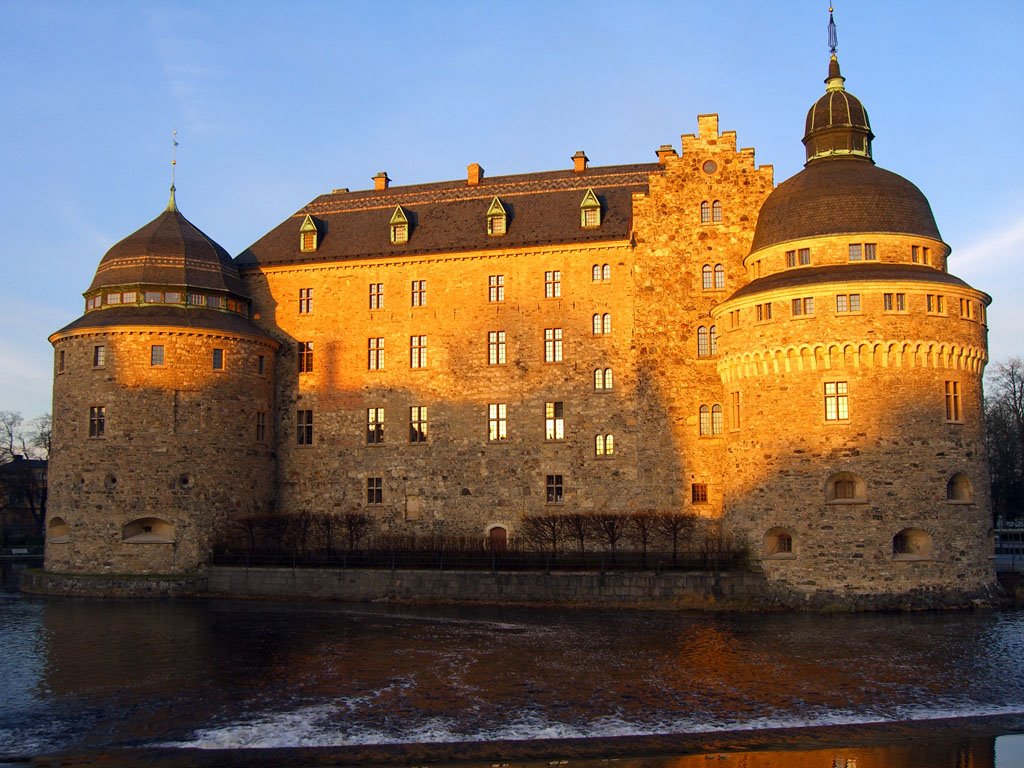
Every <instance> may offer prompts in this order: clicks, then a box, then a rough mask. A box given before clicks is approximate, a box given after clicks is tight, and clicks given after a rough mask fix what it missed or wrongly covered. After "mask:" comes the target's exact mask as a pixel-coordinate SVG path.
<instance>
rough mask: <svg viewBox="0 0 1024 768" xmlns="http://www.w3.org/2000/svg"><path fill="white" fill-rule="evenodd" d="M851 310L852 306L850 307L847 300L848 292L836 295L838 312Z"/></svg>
mask: <svg viewBox="0 0 1024 768" xmlns="http://www.w3.org/2000/svg"><path fill="white" fill-rule="evenodd" d="M849 311H850V307H849V304H847V301H846V294H845V293H840V294H839V295H838V296H836V312H849Z"/></svg>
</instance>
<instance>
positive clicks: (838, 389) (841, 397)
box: [825, 381, 850, 421]
mask: <svg viewBox="0 0 1024 768" xmlns="http://www.w3.org/2000/svg"><path fill="white" fill-rule="evenodd" d="M849 418H850V396H849V387H848V384H847V382H845V381H826V382H825V420H826V421H846V420H847V419H849Z"/></svg>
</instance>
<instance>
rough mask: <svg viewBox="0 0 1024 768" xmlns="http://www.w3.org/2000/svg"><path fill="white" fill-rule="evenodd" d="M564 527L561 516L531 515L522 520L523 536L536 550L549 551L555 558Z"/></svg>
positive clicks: (564, 530)
mask: <svg viewBox="0 0 1024 768" xmlns="http://www.w3.org/2000/svg"><path fill="white" fill-rule="evenodd" d="M566 527H567V526H566V521H565V518H564V517H563V516H562V515H531V516H529V517H527V518H525V519H524V520H523V536H524V537H525V538H526V539H527V541H529V542H530V543H531V544H532V545H533V546H535V547H536V548H537V549H549V550H550V552H551V556H552V557H555V556H557V555H558V543H559V541H561V539H562V537H563V536H564V535H565V532H566Z"/></svg>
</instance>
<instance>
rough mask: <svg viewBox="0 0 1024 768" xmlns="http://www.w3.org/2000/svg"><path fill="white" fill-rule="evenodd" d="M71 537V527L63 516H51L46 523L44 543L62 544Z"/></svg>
mask: <svg viewBox="0 0 1024 768" xmlns="http://www.w3.org/2000/svg"><path fill="white" fill-rule="evenodd" d="M70 537H71V527H70V526H69V525H68V523H67V521H66V520H65V519H64V518H63V517H52V518H50V522H49V523H47V524H46V543H47V544H64V543H66V542H67V540H68V539H69V538H70Z"/></svg>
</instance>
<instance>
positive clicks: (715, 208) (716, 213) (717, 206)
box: [711, 200, 722, 223]
mask: <svg viewBox="0 0 1024 768" xmlns="http://www.w3.org/2000/svg"><path fill="white" fill-rule="evenodd" d="M711 220H712V221H714V222H716V223H717V222H719V221H721V220H722V202H721V201H720V200H715V202H713V203H712V204H711Z"/></svg>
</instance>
